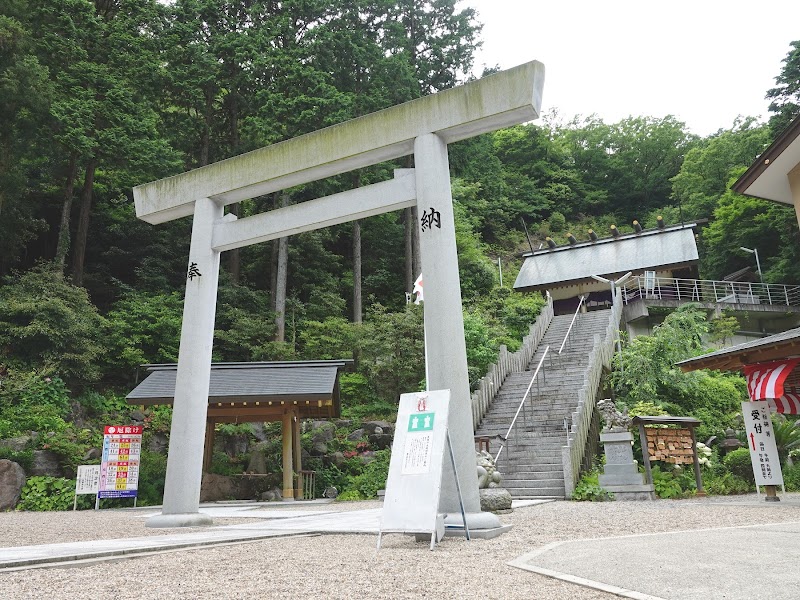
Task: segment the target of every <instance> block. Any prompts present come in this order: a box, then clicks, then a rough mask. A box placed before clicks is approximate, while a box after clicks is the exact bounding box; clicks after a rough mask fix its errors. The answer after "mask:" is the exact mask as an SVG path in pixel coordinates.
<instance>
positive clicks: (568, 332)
mask: <svg viewBox="0 0 800 600" xmlns="http://www.w3.org/2000/svg"><path fill="white" fill-rule="evenodd" d="M580 298H581V299H580V300H579V301H578V308H576V309H575V314H574V315H572V321H570V323H569V329H567V335H565V336H564V341H563V342H561V348H559V349H558V355H559V356H561V352H562V351H563V350H564V346H565V345H566V343H567V340H568V339H569V334H570V333H572V327H573V325H575V320H576V319H577V318H578V314H580V312H581V306H583V301H584V300H586V296H581V297H580Z"/></svg>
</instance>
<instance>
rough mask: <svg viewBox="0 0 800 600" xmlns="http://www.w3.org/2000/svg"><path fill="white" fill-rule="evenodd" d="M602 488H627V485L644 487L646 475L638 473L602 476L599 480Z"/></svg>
mask: <svg viewBox="0 0 800 600" xmlns="http://www.w3.org/2000/svg"><path fill="white" fill-rule="evenodd" d="M597 480H598V482H599V483H600V487H601V488H605V489H608V488H609V486H626V485H643V484H644V475H642V474H641V473H639V472H638V471H634V472H632V473H626V474H624V475H620V474H618V475H609V474H608V473H606V474H604V475H600V476H599V477H598V478H597Z"/></svg>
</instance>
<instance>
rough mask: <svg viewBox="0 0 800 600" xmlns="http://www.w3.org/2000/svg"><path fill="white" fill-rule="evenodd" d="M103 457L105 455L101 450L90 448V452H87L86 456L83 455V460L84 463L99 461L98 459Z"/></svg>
mask: <svg viewBox="0 0 800 600" xmlns="http://www.w3.org/2000/svg"><path fill="white" fill-rule="evenodd" d="M102 456H103V453H102V452H100V448H89V450H88V451H87V452H86V454H84V455H83V460H84V461H87V460H97V459H98V458H101V457H102Z"/></svg>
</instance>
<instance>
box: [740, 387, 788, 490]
mask: <svg viewBox="0 0 800 600" xmlns="http://www.w3.org/2000/svg"><path fill="white" fill-rule="evenodd" d="M742 417H744V426H745V431H746V432H747V447H748V448H749V449H750V460H751V462H752V463H753V474H754V475H755V477H756V485H783V473H782V471H781V461H780V458H779V457H778V446H777V445H776V443H775V431H774V430H773V428H772V418H771V417H770V409H769V403H768V402H767V401H766V400H759V401H757V402H742Z"/></svg>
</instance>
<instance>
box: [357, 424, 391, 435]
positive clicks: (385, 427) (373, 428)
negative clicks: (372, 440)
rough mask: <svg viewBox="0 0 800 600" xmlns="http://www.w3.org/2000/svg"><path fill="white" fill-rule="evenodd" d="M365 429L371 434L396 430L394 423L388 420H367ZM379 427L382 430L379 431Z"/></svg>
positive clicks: (388, 432) (389, 432)
mask: <svg viewBox="0 0 800 600" xmlns="http://www.w3.org/2000/svg"><path fill="white" fill-rule="evenodd" d="M364 429H366V430H367V433H369V434H370V435H374V434H376V433H387V434H391V433H393V432H394V425H392V424H391V423H389V422H388V421H367V422H366V423H364ZM378 429H380V430H381V431H377V430H378Z"/></svg>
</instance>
